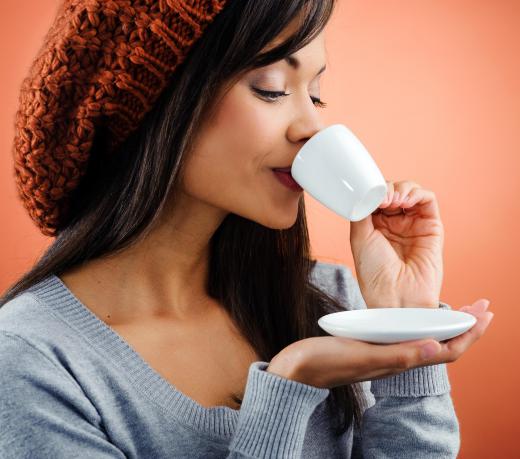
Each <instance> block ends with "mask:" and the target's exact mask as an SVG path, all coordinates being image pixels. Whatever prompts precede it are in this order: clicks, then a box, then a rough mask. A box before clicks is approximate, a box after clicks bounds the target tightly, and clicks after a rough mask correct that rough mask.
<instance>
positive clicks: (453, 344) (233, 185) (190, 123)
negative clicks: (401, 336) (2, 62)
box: [0, 0, 490, 458]
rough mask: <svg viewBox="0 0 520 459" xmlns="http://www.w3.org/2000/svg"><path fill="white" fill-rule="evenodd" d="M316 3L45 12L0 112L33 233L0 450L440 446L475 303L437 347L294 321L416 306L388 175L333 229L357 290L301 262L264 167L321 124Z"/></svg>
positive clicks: (423, 200) (240, 453) (452, 426)
mask: <svg viewBox="0 0 520 459" xmlns="http://www.w3.org/2000/svg"><path fill="white" fill-rule="evenodd" d="M333 6H334V5H333V1H332V0H331V1H324V0H294V1H291V2H281V1H279V0H278V1H275V0H269V1H267V0H263V1H262V2H259V1H258V2H253V1H233V0H230V1H217V0H213V1H209V0H208V1H206V2H204V1H197V2H173V1H154V2H151V1H150V2H145V1H133V2H130V1H124V0H120V1H107V2H97V1H87V0H83V1H78V0H75V1H65V2H64V3H63V4H62V5H61V7H60V9H59V11H58V14H57V19H56V21H55V23H54V24H53V27H52V29H51V31H50V32H49V34H48V35H47V37H46V41H45V45H44V47H43V48H42V50H41V51H40V53H39V55H38V57H37V59H36V60H35V63H34V64H33V67H32V69H31V73H30V75H29V77H28V78H27V79H26V80H25V81H24V85H23V87H22V97H21V98H20V104H21V106H20V110H19V112H18V114H17V137H16V139H15V158H16V173H17V176H16V177H17V184H18V187H19V190H20V197H21V199H22V201H23V203H24V205H25V207H26V208H27V210H28V212H29V214H30V216H31V217H32V218H33V220H34V221H35V223H36V224H37V225H38V227H39V228H40V230H41V231H42V232H43V234H46V235H51V236H55V237H56V239H55V241H53V243H52V244H51V245H50V247H49V248H48V250H47V251H46V252H45V254H44V255H43V256H42V257H41V259H40V260H39V261H38V262H37V263H36V265H35V266H34V267H33V268H32V269H31V270H30V271H29V272H28V273H26V274H25V275H24V276H23V277H22V278H21V279H20V280H19V281H18V282H17V283H16V284H14V285H13V286H12V287H11V288H10V289H9V290H8V291H7V292H5V294H4V296H3V300H2V304H3V307H2V308H1V309H0V349H1V355H2V361H1V362H2V364H1V371H0V374H1V375H2V376H1V382H2V384H3V391H2V395H1V398H2V400H1V402H2V406H3V408H2V423H3V424H2V425H1V428H0V447H1V451H2V457H32V458H38V457H53V458H61V457H70V456H71V455H78V456H79V457H95V458H98V457H99V458H101V457H107V458H108V457H110V458H116V457H133V458H162V457H164V458H166V457H190V458H193V457H203V458H208V457H320V458H321V457H327V458H329V457H365V458H369V457H374V458H375V457H382V456H385V457H414V458H419V457H455V456H456V454H457V451H458V448H459V430H458V422H457V418H456V415H455V411H454V408H453V404H452V401H451V398H450V394H449V390H450V386H449V381H448V375H447V372H446V366H445V363H446V362H450V361H453V360H455V359H456V358H458V357H459V356H460V355H461V354H462V353H463V352H464V351H465V350H466V349H467V348H468V347H469V346H470V345H471V344H472V343H473V342H474V341H475V340H476V339H478V337H479V336H481V335H482V334H483V332H484V330H485V328H486V326H487V324H488V323H489V320H490V317H489V316H490V313H486V312H484V309H485V307H486V306H487V304H486V302H482V301H481V302H478V303H475V304H474V305H473V306H472V307H471V308H469V309H468V310H469V311H470V312H471V313H473V314H475V315H476V316H477V317H478V323H477V325H475V327H473V328H472V329H471V330H470V331H468V332H466V333H465V334H463V335H461V336H459V337H457V338H454V339H452V340H450V341H447V342H443V343H438V342H435V341H432V340H422V341H417V342H412V343H405V344H397V345H387V346H380V345H373V344H368V343H364V342H360V341H354V340H348V339H339V338H335V337H331V336H325V335H326V333H324V332H323V331H321V329H320V328H319V327H318V326H317V319H318V318H319V317H321V316H322V315H324V314H327V313H330V312H334V311H340V310H343V309H345V308H347V309H352V308H362V307H380V306H395V307H402V306H406V305H407V304H408V305H409V304H417V301H419V302H420V303H419V304H423V305H424V306H425V307H439V303H440V302H439V292H440V286H441V277H442V254H441V251H442V224H441V222H440V218H439V215H438V209H437V207H436V203H435V197H434V195H433V193H431V192H429V191H428V190H424V189H422V188H421V187H420V186H418V185H417V184H414V183H413V182H409V181H405V182H397V183H394V182H388V185H389V187H388V188H389V196H388V201H387V202H385V203H383V204H382V205H381V208H380V211H381V212H380V213H374V214H373V215H371V216H369V217H368V218H367V219H365V220H363V221H361V222H356V223H352V227H351V229H352V231H351V241H350V242H351V246H352V250H353V254H354V258H355V262H356V270H357V272H358V277H359V279H360V282H359V285H358V284H357V283H356V281H355V279H354V277H353V276H352V274H351V271H350V270H349V269H348V268H347V267H346V266H342V265H338V266H335V265H333V264H328V263H320V262H317V261H316V260H311V257H310V251H309V239H308V233H307V227H306V221H305V207H304V200H303V194H302V193H300V192H295V191H293V190H291V189H289V188H287V187H286V186H285V185H283V184H282V183H281V182H280V181H278V179H277V178H276V175H275V174H274V172H273V169H276V168H283V167H286V166H289V165H290V164H291V163H292V160H293V158H294V156H295V155H296V152H297V151H298V149H299V148H300V147H301V146H302V145H303V144H304V143H305V141H306V140H308V139H309V138H310V137H311V136H312V135H313V134H315V133H316V132H317V131H319V130H320V129H321V128H322V127H323V126H322V125H321V122H320V119H319V112H318V108H319V107H320V106H323V104H324V103H323V102H322V101H321V100H320V99H319V97H320V96H319V76H320V74H322V72H323V70H324V68H325V60H326V59H325V58H326V56H325V44H324V35H323V30H324V27H325V25H326V23H327V21H328V20H329V18H330V15H331V13H332V11H333ZM188 50H189V52H188ZM394 191H395V192H394ZM397 192H401V193H403V195H405V196H409V197H410V200H409V201H408V202H407V203H400V202H398V201H397V200H395V199H393V198H394V197H396V196H397ZM402 208H406V209H408V210H407V214H406V215H402V214H401V215H394V214H395V212H396V211H397V210H399V212H401V210H400V209H402ZM407 219H408V220H407ZM410 219H412V220H410ZM412 221H413V224H410V222H412ZM425 228H427V229H428V231H427V233H425V234H423V230H424V229H425ZM405 239H406V241H407V243H409V244H410V245H409V246H408V247H407V250H408V252H407V256H406V258H405V257H404V255H403V253H402V252H401V250H402V247H403V241H404V240H405ZM416 241H417V242H416ZM418 260H422V263H423V264H419V262H418ZM383 262H384V263H383ZM379 263H382V264H379ZM416 268H418V270H417V269H416ZM412 272H413V273H414V274H413V276H412V275H411V274H410V273H412ZM417 285H420V287H421V288H420V289H414V288H413V287H414V286H415V287H417ZM389 291H391V292H393V294H392V295H391V296H388V295H387V292H389ZM440 306H441V307H447V308H449V306H448V305H446V304H444V303H440ZM423 344H429V345H430V347H431V346H432V345H433V350H432V349H430V351H431V352H430V354H425V355H424V356H423V355H422V354H421V349H422V348H421V345H423ZM369 382H370V383H369ZM366 383H369V385H368V387H369V388H370V392H369V391H366V389H367V386H366ZM363 389H365V391H366V393H365V392H364V390H363ZM365 395H367V396H368V398H371V397H372V398H373V399H374V400H372V405H371V406H369V407H368V406H366V405H367V400H365ZM4 407H5V408H4ZM390 416H391V418H390ZM389 420H390V422H389ZM428 431H430V432H431V436H425V435H424V434H423V433H424V432H428Z"/></svg>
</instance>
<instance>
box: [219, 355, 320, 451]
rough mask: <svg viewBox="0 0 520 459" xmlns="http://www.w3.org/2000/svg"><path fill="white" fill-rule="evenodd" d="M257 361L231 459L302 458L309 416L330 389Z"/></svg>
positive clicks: (233, 443)
mask: <svg viewBox="0 0 520 459" xmlns="http://www.w3.org/2000/svg"><path fill="white" fill-rule="evenodd" d="M268 365H269V364H268V363H267V362H253V363H252V364H251V365H250V367H249V374H248V379H247V383H246V389H245V393H244V399H243V401H242V406H241V408H240V414H239V417H238V423H237V428H236V431H235V433H234V435H233V438H232V439H231V442H230V445H229V451H230V452H229V455H228V456H227V457H229V458H245V457H248V458H274V457H301V455H302V448H303V441H304V437H305V432H306V430H307V424H308V421H309V418H310V416H311V414H312V412H313V411H314V409H315V408H316V407H317V406H318V405H319V404H320V403H321V402H322V401H324V400H325V399H326V398H327V396H328V395H329V392H330V391H329V389H323V388H319V387H314V386H310V385H307V384H304V383H300V382H297V381H292V380H290V379H286V378H283V377H281V376H279V375H276V374H274V373H269V372H267V371H265V370H266V368H267V367H268Z"/></svg>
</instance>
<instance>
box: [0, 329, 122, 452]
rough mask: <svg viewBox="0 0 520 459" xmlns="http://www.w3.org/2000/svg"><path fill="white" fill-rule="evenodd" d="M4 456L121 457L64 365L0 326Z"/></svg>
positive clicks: (1, 442) (1, 447)
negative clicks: (0, 328)
mask: <svg viewBox="0 0 520 459" xmlns="http://www.w3.org/2000/svg"><path fill="white" fill-rule="evenodd" d="M0 356H1V360H0V387H2V390H0V451H1V456H2V458H3V459H20V458H29V457H30V458H31V459H44V458H45V459H46V458H50V457H52V458H54V459H65V458H71V457H92V458H96V459H98V458H99V459H105V458H106V459H109V458H110V459H116V458H124V457H125V455H124V454H123V452H122V451H121V450H119V449H118V448H116V447H115V446H114V445H113V444H111V443H110V442H109V440H108V438H107V436H106V435H105V433H104V432H103V431H102V430H101V428H100V427H99V425H96V424H98V423H97V420H98V419H99V418H98V415H97V412H96V410H95V408H94V407H93V406H92V405H91V403H90V402H89V401H88V399H87V398H86V397H85V395H84V393H83V392H82V391H81V388H80V387H79V386H78V385H77V384H76V383H75V381H74V380H73V379H72V378H71V377H70V376H69V375H68V374H67V373H66V372H65V371H64V370H63V369H62V368H59V367H58V366H57V365H55V364H54V363H53V362H52V361H51V360H49V359H48V357H46V356H45V354H43V353H42V352H41V351H40V350H38V349H37V348H35V347H34V346H33V345H31V344H30V343H29V342H27V341H26V340H25V339H24V338H22V337H21V336H18V335H16V334H12V333H10V332H0Z"/></svg>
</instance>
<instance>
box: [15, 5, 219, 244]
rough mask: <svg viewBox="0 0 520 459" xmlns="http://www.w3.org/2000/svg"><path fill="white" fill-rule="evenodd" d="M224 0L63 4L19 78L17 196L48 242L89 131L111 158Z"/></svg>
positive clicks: (64, 210) (79, 170)
mask: <svg viewBox="0 0 520 459" xmlns="http://www.w3.org/2000/svg"><path fill="white" fill-rule="evenodd" d="M226 2H227V0H62V3H60V5H59V6H58V9H57V14H56V17H55V19H54V22H53V23H52V25H51V28H50V29H49V31H48V32H47V34H46V36H45V38H44V40H43V44H42V46H41V48H40V50H39V52H38V54H37V55H36V58H35V60H34V61H33V63H32V64H31V66H30V68H29V74H28V76H27V77H26V78H25V79H24V80H23V82H22V85H21V91H20V96H19V108H18V111H17V113H16V116H15V139H14V145H13V156H14V168H15V182H16V186H17V190H18V195H19V197H20V198H21V199H22V202H23V205H24V207H25V208H26V209H27V211H28V212H29V215H30V217H31V219H32V220H33V221H34V222H35V223H36V225H37V226H38V228H39V229H40V231H41V232H42V233H43V234H44V235H47V236H55V235H56V234H57V229H59V228H60V227H61V226H62V225H63V224H64V223H66V221H67V216H68V212H69V197H70V195H71V193H72V191H73V190H74V189H76V188H77V187H78V184H79V182H80V180H81V177H82V176H83V175H84V174H85V172H86V168H87V162H88V159H89V152H90V149H91V146H92V143H93V139H94V135H95V133H96V129H99V127H100V126H103V127H104V129H106V132H107V136H108V144H109V146H108V151H107V154H109V153H110V152H112V151H113V150H114V149H115V148H116V147H117V146H118V145H120V143H121V142H122V141H123V140H124V139H125V138H127V136H128V135H129V134H130V133H131V132H132V131H133V130H135V129H136V128H137V127H138V125H139V122H140V121H141V120H142V118H143V117H144V115H145V114H146V113H147V112H148V111H149V110H150V109H151V108H152V106H153V104H154V102H155V101H156V100H157V98H158V96H159V94H160V93H161V92H162V91H163V89H164V88H165V87H166V85H167V84H168V81H169V80H170V77H171V75H172V73H173V72H174V71H175V69H176V68H177V66H178V65H179V64H180V63H182V62H183V60H184V59H185V57H186V55H187V54H188V52H189V50H190V48H191V47H192V46H193V44H194V43H195V42H196V41H197V39H198V38H199V37H201V35H202V33H203V32H204V29H205V28H206V26H207V25H208V24H209V23H210V22H212V21H213V19H214V18H215V17H216V15H217V14H218V13H219V12H220V11H221V10H222V9H223V8H224V6H225V4H226Z"/></svg>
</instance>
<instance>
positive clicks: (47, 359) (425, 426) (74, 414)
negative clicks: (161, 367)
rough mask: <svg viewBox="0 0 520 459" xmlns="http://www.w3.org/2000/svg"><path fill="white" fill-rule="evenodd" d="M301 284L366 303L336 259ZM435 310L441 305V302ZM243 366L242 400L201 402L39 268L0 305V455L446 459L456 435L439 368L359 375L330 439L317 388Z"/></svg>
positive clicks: (348, 304) (350, 303)
mask: <svg viewBox="0 0 520 459" xmlns="http://www.w3.org/2000/svg"><path fill="white" fill-rule="evenodd" d="M312 275H313V283H315V284H317V285H319V286H320V287H322V288H323V289H326V290H327V291H328V292H329V293H332V294H333V295H334V296H336V297H337V298H338V299H340V300H341V301H342V302H343V304H344V305H345V308H346V309H359V308H366V304H365V303H364V301H363V298H362V296H361V292H360V290H359V286H358V284H357V281H356V280H355V278H354V277H353V275H352V272H351V271H350V269H349V268H348V267H346V266H344V265H335V264H330V263H323V262H318V263H317V265H316V266H315V268H314V270H313V273H312ZM441 307H445V308H449V306H448V305H447V304H445V303H441ZM267 366H268V362H261V361H258V362H254V363H252V364H251V366H250V367H249V373H248V379H247V383H246V388H245V394H244V398H243V401H242V406H241V408H240V409H239V410H234V409H232V408H230V407H227V406H216V407H211V408H206V407H203V406H202V405H199V404H198V403H196V402H195V401H194V400H193V399H191V398H189V397H187V396H186V395H185V394H183V393H182V392H180V391H178V390H177V389H176V388H175V387H173V386H172V385H171V384H170V383H169V382H168V381H167V380H165V379H164V378H163V377H161V376H160V375H159V373H157V372H156V371H155V370H153V369H152V368H151V367H150V366H149V365H148V364H147V363H146V362H145V361H144V360H143V359H142V358H141V357H140V355H139V354H137V353H136V352H135V351H134V350H133V348H132V347H130V345H129V344H128V343H127V342H126V341H124V340H123V339H122V338H121V337H120V335H118V334H117V333H116V332H115V331H114V330H113V329H112V328H110V327H109V326H107V325H106V324H105V323H104V322H102V321H101V320H100V319H98V318H97V316H95V315H94V314H93V313H92V312H91V311H90V310H89V309H87V307H86V306H85V305H83V304H82V303H81V302H80V301H79V300H78V299H77V298H76V297H75V296H74V295H73V294H72V292H71V291H70V290H69V289H68V288H67V287H66V285H65V284H64V283H63V282H62V281H61V279H60V278H59V277H58V276H55V275H51V276H49V277H47V278H46V279H44V280H42V281H41V282H39V283H38V284H36V285H34V286H32V287H31V288H29V289H27V290H26V291H24V292H23V293H21V294H20V295H18V296H17V297H16V298H14V299H12V300H10V301H9V302H7V303H6V304H5V305H4V306H3V307H2V308H0V387H1V389H0V457H2V458H3V459H10V458H13V459H15V458H16V459H24V458H30V459H40V458H41V459H62V458H63V459H65V458H67V459H70V458H82V459H83V458H85V459H87V458H88V459H91V458H92V459H101V458H125V457H127V458H142V459H148V458H149V459H162V458H164V459H167V458H190V459H194V458H205V459H207V458H224V457H229V458H244V457H250V458H274V457H284V458H299V457H303V458H316V459H318V458H319V459H324V458H366V459H368V458H378V459H380V458H396V459H397V458H399V459H405V458H410V459H421V458H435V459H441V458H455V457H456V456H457V453H458V450H459V445H460V437H459V424H458V420H457V416H456V414H455V410H454V407H453V403H452V399H451V397H450V384H449V380H448V374H447V369H446V365H445V364H441V365H432V366H425V367H420V368H415V369H411V370H407V371H405V372H402V373H400V374H399V375H394V376H390V377H386V378H382V379H379V380H373V381H365V382H363V383H359V384H360V385H361V386H362V388H363V389H364V390H365V393H366V399H367V403H368V407H367V408H366V409H365V411H364V416H363V423H362V428H361V429H360V431H359V432H358V431H357V429H356V431H354V429H353V428H351V429H349V430H348V432H346V433H345V434H343V435H342V436H340V437H339V438H336V437H334V434H333V431H332V424H331V420H330V419H329V418H328V417H327V416H326V410H325V403H326V402H325V399H326V398H327V397H328V396H329V393H330V391H329V389H323V388H318V387H314V386H310V385H306V384H303V383H299V382H296V381H291V380H288V379H285V378H282V377H280V376H278V375H275V374H272V373H268V372H266V371H265V369H266V368H267Z"/></svg>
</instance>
